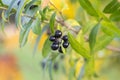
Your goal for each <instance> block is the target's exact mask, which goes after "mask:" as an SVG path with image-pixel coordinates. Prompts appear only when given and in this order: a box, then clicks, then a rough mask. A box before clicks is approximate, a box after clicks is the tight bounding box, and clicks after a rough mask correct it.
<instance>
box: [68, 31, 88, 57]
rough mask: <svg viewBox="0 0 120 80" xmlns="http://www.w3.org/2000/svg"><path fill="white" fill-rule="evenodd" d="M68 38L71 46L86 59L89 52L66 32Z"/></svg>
mask: <svg viewBox="0 0 120 80" xmlns="http://www.w3.org/2000/svg"><path fill="white" fill-rule="evenodd" d="M68 39H69V42H70V45H71V47H72V48H73V49H74V50H75V51H76V52H77V53H78V54H80V55H81V56H83V57H84V58H86V59H88V58H90V54H89V52H88V51H87V50H86V49H85V48H84V47H83V46H82V45H81V44H80V43H79V42H78V41H77V40H76V39H75V38H74V37H73V35H71V34H70V33H68Z"/></svg>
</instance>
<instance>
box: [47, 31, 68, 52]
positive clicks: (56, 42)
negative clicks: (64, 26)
mask: <svg viewBox="0 0 120 80" xmlns="http://www.w3.org/2000/svg"><path fill="white" fill-rule="evenodd" d="M61 37H62V32H61V31H60V30H56V31H55V35H52V36H50V38H49V40H50V41H52V42H53V43H52V45H51V49H52V50H58V51H59V52H60V53H63V51H62V47H61V44H62V46H63V47H64V48H67V47H68V46H69V42H68V37H67V35H64V36H63V37H62V38H61ZM62 41H63V42H62Z"/></svg>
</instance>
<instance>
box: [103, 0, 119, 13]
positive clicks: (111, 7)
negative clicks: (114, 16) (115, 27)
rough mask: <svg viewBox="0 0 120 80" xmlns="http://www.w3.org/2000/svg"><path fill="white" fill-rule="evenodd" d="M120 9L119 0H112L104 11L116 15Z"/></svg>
mask: <svg viewBox="0 0 120 80" xmlns="http://www.w3.org/2000/svg"><path fill="white" fill-rule="evenodd" d="M119 7H120V3H119V2H118V0H112V1H111V2H110V3H109V4H108V5H107V6H106V7H105V8H104V10H103V12H104V13H114V12H115V11H117V9H118V8H119Z"/></svg>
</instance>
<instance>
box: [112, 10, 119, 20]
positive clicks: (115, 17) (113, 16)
mask: <svg viewBox="0 0 120 80" xmlns="http://www.w3.org/2000/svg"><path fill="white" fill-rule="evenodd" d="M110 20H112V21H120V11H117V12H115V13H113V14H111V16H110Z"/></svg>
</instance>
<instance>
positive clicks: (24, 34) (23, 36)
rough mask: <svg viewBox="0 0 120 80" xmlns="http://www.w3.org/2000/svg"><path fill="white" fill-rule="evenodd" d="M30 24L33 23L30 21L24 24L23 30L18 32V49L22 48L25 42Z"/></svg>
mask: <svg viewBox="0 0 120 80" xmlns="http://www.w3.org/2000/svg"><path fill="white" fill-rule="evenodd" d="M32 22H33V21H32V20H30V21H29V22H28V23H26V24H24V25H23V28H22V29H21V31H20V36H19V43H20V47H23V46H24V45H25V44H26V42H27V39H28V35H29V32H30V29H31V24H32Z"/></svg>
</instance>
